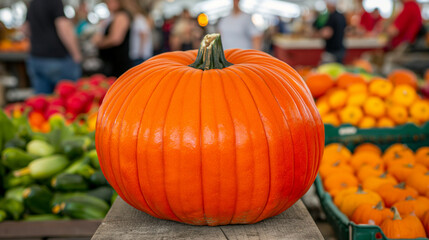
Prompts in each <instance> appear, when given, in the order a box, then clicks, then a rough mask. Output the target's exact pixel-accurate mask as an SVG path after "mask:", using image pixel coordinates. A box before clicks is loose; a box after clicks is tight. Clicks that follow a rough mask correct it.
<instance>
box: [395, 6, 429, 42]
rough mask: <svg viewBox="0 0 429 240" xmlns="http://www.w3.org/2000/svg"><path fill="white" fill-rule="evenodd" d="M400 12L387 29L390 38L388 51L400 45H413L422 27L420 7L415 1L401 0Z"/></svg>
mask: <svg viewBox="0 0 429 240" xmlns="http://www.w3.org/2000/svg"><path fill="white" fill-rule="evenodd" d="M401 2H402V4H403V8H402V11H401V12H400V13H399V15H398V16H397V17H396V18H395V21H394V22H393V24H392V25H390V26H389V27H388V28H387V34H388V35H389V36H390V37H391V41H390V43H389V46H388V50H391V49H394V48H396V47H397V46H399V45H401V44H402V43H413V42H414V40H415V39H416V36H417V34H418V33H419V31H420V29H421V28H422V25H423V19H422V14H421V10H420V7H419V5H418V3H417V2H416V1H415V0H401Z"/></svg>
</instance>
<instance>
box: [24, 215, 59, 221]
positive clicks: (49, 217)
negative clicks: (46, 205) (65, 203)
mask: <svg viewBox="0 0 429 240" xmlns="http://www.w3.org/2000/svg"><path fill="white" fill-rule="evenodd" d="M60 219H61V217H60V216H58V215H55V214H38V215H27V216H25V217H24V219H23V220H24V221H27V222H36V221H52V220H60Z"/></svg>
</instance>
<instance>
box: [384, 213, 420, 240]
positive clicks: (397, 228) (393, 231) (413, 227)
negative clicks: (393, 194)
mask: <svg viewBox="0 0 429 240" xmlns="http://www.w3.org/2000/svg"><path fill="white" fill-rule="evenodd" d="M392 211H393V213H394V215H393V218H387V219H386V220H384V221H383V222H382V223H381V225H380V228H381V230H382V231H383V233H384V235H386V237H388V238H389V239H401V238H406V239H412V238H425V237H426V233H425V229H424V227H423V224H422V222H421V221H420V220H419V219H418V218H417V217H416V216H413V215H408V216H404V217H403V218H402V217H401V215H400V213H399V212H398V210H397V209H396V208H395V207H393V208H392Z"/></svg>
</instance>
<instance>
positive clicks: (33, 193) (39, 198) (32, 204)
mask: <svg viewBox="0 0 429 240" xmlns="http://www.w3.org/2000/svg"><path fill="white" fill-rule="evenodd" d="M23 196H24V204H25V206H26V207H27V209H29V210H30V212H31V213H35V214H43V213H50V212H51V200H52V198H53V194H52V192H51V191H49V189H48V188H47V187H45V186H38V185H33V186H31V187H29V188H26V189H25V190H24V193H23Z"/></svg>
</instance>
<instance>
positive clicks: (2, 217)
mask: <svg viewBox="0 0 429 240" xmlns="http://www.w3.org/2000/svg"><path fill="white" fill-rule="evenodd" d="M6 218H7V213H6V211H4V210H1V209H0V222H3V221H4V220H6Z"/></svg>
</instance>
